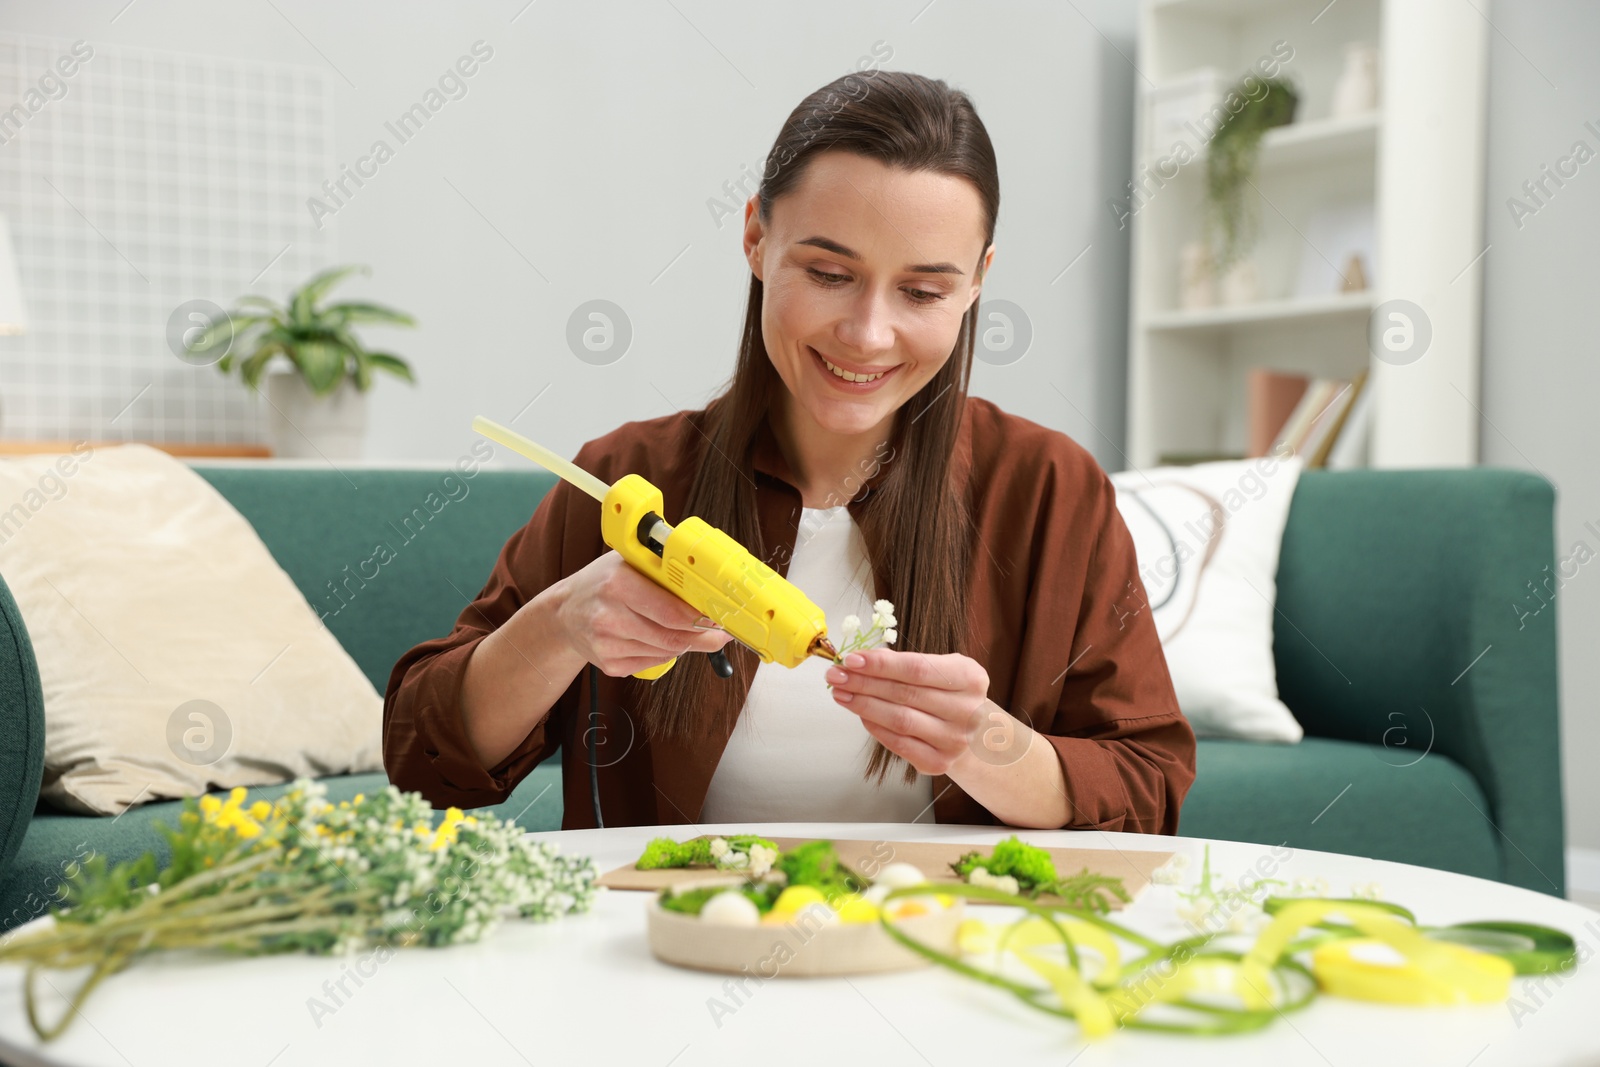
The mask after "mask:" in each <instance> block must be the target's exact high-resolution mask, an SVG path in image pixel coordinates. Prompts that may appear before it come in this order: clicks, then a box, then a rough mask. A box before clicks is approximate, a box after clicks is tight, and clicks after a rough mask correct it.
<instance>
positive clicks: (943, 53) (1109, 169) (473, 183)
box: [0, 0, 1134, 470]
mask: <svg viewBox="0 0 1600 1067" xmlns="http://www.w3.org/2000/svg"><path fill="white" fill-rule="evenodd" d="M524 4H525V0H504V2H497V3H487V2H475V3H452V4H450V5H440V4H432V3H430V4H424V3H420V2H405V3H378V2H376V0H366V2H363V3H338V4H328V3H313V2H309V0H277V3H276V9H275V7H274V5H269V4H258V3H239V4H227V5H222V4H217V3H205V2H201V0H138V2H137V3H135V4H133V5H131V6H130V7H127V8H126V9H125V10H121V11H120V13H119V9H120V8H122V3H121V2H111V0H96V2H95V3H84V2H66V3H62V2H51V3H49V4H45V3H42V2H33V3H27V4H10V5H6V7H5V8H4V9H0V29H8V30H15V31H21V32H28V33H35V34H41V35H49V36H56V37H64V38H68V39H77V38H83V39H86V40H88V41H90V42H105V43H108V44H110V43H122V44H127V45H137V46H141V47H149V48H159V49H167V50H172V51H177V52H195V53H206V54H220V55H224V56H234V57H237V58H242V59H254V60H262V61H272V62H285V63H297V64H306V65H320V66H322V67H324V68H325V69H328V70H330V71H332V72H333V74H334V77H333V79H332V84H333V86H334V108H335V116H336V117H335V138H334V159H335V160H336V161H337V162H338V163H346V164H353V163H354V162H355V161H356V160H357V158H358V157H360V156H362V155H365V154H366V153H367V152H368V150H369V148H370V147H371V145H372V143H373V141H374V140H376V139H378V138H383V139H384V140H386V141H388V142H389V144H390V145H391V146H392V147H395V149H396V151H395V155H394V158H393V159H392V160H391V161H389V162H387V163H385V164H384V165H382V166H381V167H380V168H379V170H378V174H377V176H376V177H375V178H373V179H371V180H370V181H369V182H368V183H367V184H366V185H365V186H364V187H363V188H361V189H359V190H357V191H356V192H355V195H354V196H353V197H351V198H350V200H349V202H348V203H347V204H346V205H345V206H343V207H342V208H340V209H339V210H338V211H337V212H336V214H334V215H333V216H331V217H328V218H326V219H324V220H323V222H324V224H325V225H326V226H327V227H328V228H329V229H331V231H332V234H333V239H334V242H333V243H334V247H335V248H336V249H337V256H338V259H339V260H340V261H360V262H365V263H369V264H371V265H372V268H373V274H372V277H371V278H370V279H363V280H358V281H357V282H355V283H353V284H351V285H350V286H349V287H348V290H346V291H347V292H349V293H350V294H352V295H364V296H368V297H370V298H371V299H374V300H379V301H382V302H385V303H389V304H392V305H394V306H397V307H399V308H402V309H404V310H407V311H410V312H411V313H413V314H414V315H415V316H416V317H417V318H418V319H419V321H420V323H421V328H420V329H418V330H416V331H414V332H413V331H392V336H385V335H383V334H379V333H377V332H374V334H373V337H374V338H379V339H382V340H384V341H386V342H388V343H389V345H390V346H391V347H392V348H393V349H394V350H395V351H396V352H398V353H400V354H401V355H403V356H405V357H407V358H408V359H410V360H412V361H413V362H414V364H415V366H416V368H417V372H418V375H419V377H420V379H421V385H420V387H418V388H412V387H409V386H406V385H404V384H402V383H399V382H393V381H390V380H388V379H383V380H382V384H380V385H379V386H378V388H377V389H376V391H375V392H374V393H373V395H372V412H371V427H370V431H369V435H368V441H367V446H368V447H367V455H368V457H369V458H383V459H390V458H392V459H432V460H442V459H450V458H453V457H455V456H457V455H460V454H462V453H463V452H464V451H465V450H466V449H467V447H468V445H469V444H470V442H471V441H472V440H473V434H472V433H471V430H470V429H469V423H470V420H471V418H472V416H473V415H474V414H478V413H483V414H486V415H489V416H490V417H492V418H496V419H499V420H502V421H504V420H509V419H512V418H513V417H516V416H518V415H519V413H522V412H524V409H526V413H525V414H522V415H521V417H520V418H519V419H518V421H517V427H518V428H519V429H521V430H523V431H524V432H526V433H528V434H529V435H530V436H533V437H535V438H536V439H539V440H541V441H543V442H545V443H547V444H549V445H551V446H552V447H554V448H556V449H558V450H561V451H564V452H567V453H568V454H570V453H571V452H573V451H576V449H577V448H578V446H579V445H580V444H581V443H582V442H583V441H584V440H587V439H588V438H591V437H595V436H598V435H599V434H601V433H604V432H606V431H608V430H610V429H612V428H613V427H614V426H616V425H617V424H618V423H621V422H623V421H626V420H629V419H638V418H648V417H652V416H655V415H659V414H664V413H666V412H669V411H672V410H675V409H677V408H685V407H698V406H700V405H701V404H703V403H704V402H705V400H706V399H707V398H708V397H709V396H710V395H711V393H712V392H713V391H714V390H715V388H716V387H717V386H718V384H719V383H720V382H721V381H722V380H723V379H724V377H725V376H726V375H727V373H728V371H729V370H730V369H731V366H732V361H733V357H734V352H735V344H736V341H737V336H738V330H739V322H740V315H741V314H742V308H743V301H744V295H745V287H746V283H747V278H748V269H747V267H746V266H745V264H744V261H743V259H742V256H741V253H740V250H739V232H740V230H739V226H738V225H737V223H736V222H725V223H724V224H723V225H722V227H721V228H720V229H719V228H718V227H717V226H716V225H715V224H714V223H713V221H712V219H711V215H710V213H709V211H708V210H707V207H706V201H707V199H708V198H710V197H714V196H720V195H723V194H722V193H721V189H720V187H721V185H722V183H723V182H724V181H729V180H737V179H738V178H739V176H740V173H741V171H742V169H743V168H745V167H746V166H748V167H749V168H750V169H752V170H755V171H759V169H760V167H761V163H762V159H763V156H764V153H765V151H766V150H767V148H768V147H769V146H770V145H771V142H772V139H773V137H774V136H775V135H776V132H777V129H778V126H779V124H780V123H781V121H782V120H783V118H784V117H785V116H786V115H787V114H788V112H789V111H790V110H791V109H792V108H793V107H794V105H795V104H797V103H798V102H799V101H800V99H801V98H802V97H803V96H804V95H805V94H806V93H808V92H810V91H811V90H812V89H814V88H816V87H818V86H820V85H822V84H824V83H826V82H827V81H829V80H831V79H832V78H834V77H836V76H837V75H840V74H843V73H845V72H847V71H848V70H851V69H853V68H854V67H855V65H856V63H857V61H858V59H859V58H861V57H863V56H868V55H870V54H871V52H872V50H873V47H874V43H875V42H879V41H881V42H884V46H886V47H887V48H889V49H892V53H893V54H892V58H890V59H889V60H888V61H887V62H886V63H885V64H884V65H885V66H887V67H889V68H891V69H897V70H908V71H915V72H918V73H923V74H928V75H931V76H935V77H941V78H944V79H945V80H947V81H949V82H950V83H952V84H953V85H956V86H958V87H960V88H962V89H965V90H966V91H967V92H968V93H969V94H971V96H972V97H973V99H974V101H975V103H976V104H977V107H978V109H979V114H980V115H981V116H982V117H983V118H984V120H985V122H986V124H987V125H988V127H989V132H990V135H991V137H992V138H993V140H994V141H995V144H996V151H997V155H998V157H999V160H1000V168H1001V188H1002V207H1001V214H1000V220H999V230H998V237H997V241H998V249H997V252H996V256H995V265H994V269H993V272H992V273H991V275H990V280H989V283H988V285H987V286H986V295H987V296H991V297H995V298H1004V299H1006V300H1010V301H1013V302H1015V303H1016V304H1018V305H1020V306H1021V307H1022V308H1023V310H1024V311H1025V312H1026V314H1027V315H1028V316H1029V318H1030V319H1031V321H1032V326H1033V331H1034V337H1033V342H1032V347H1031V349H1030V350H1029V352H1028V353H1027V355H1026V356H1025V357H1024V358H1023V359H1022V360H1020V361H1019V362H1017V363H1015V364H1012V365H1009V366H1003V367H1002V366H991V365H979V366H978V367H977V369H976V370H975V372H974V375H973V387H974V391H975V392H977V393H980V394H982V395H985V396H988V397H990V398H992V399H994V400H995V401H996V402H997V403H999V404H1001V406H1003V407H1005V408H1007V409H1008V410H1011V411H1014V412H1016V413H1018V414H1021V415H1025V416H1027V417H1029V418H1033V419H1036V420H1037V421H1040V422H1043V423H1046V424H1048V425H1051V426H1055V427H1057V428H1060V429H1062V430H1064V431H1066V432H1067V433H1069V434H1071V435H1073V436H1074V437H1075V438H1077V439H1078V440H1080V441H1082V442H1083V443H1084V444H1085V445H1086V446H1088V447H1089V448H1091V449H1092V450H1093V451H1094V452H1095V453H1096V455H1097V456H1098V458H1099V459H1100V461H1101V462H1102V463H1103V464H1104V465H1105V466H1107V467H1108V468H1110V469H1113V470H1115V469H1119V468H1120V467H1121V466H1122V460H1121V457H1120V454H1119V451H1118V449H1119V447H1120V445H1121V439H1122V421H1123V419H1122V410H1123V391H1124V388H1125V386H1124V380H1123V379H1124V372H1123V359H1124V357H1123V349H1124V344H1125V337H1126V325H1125V321H1124V320H1125V316H1126V313H1125V307H1126V289H1127V258H1126V256H1127V253H1126V233H1125V232H1118V230H1117V228H1116V225H1115V222H1114V220H1113V219H1112V216H1111V214H1110V212H1109V211H1107V210H1106V208H1105V206H1104V205H1105V202H1106V201H1107V200H1108V199H1110V198H1111V197H1112V196H1113V195H1114V193H1115V192H1117V191H1118V190H1119V189H1120V187H1121V184H1122V183H1123V182H1125V181H1126V180H1127V172H1128V166H1129V163H1128V160H1129V154H1130V153H1129V138H1130V133H1129V130H1130V128H1131V124H1132V93H1133V83H1134V73H1133V70H1132V68H1131V66H1130V65H1129V63H1128V62H1127V60H1125V59H1123V58H1122V56H1121V55H1119V54H1118V51H1117V49H1118V48H1120V50H1121V52H1122V53H1125V54H1126V55H1128V56H1130V57H1131V56H1132V53H1133V48H1132V36H1133V25H1134V12H1133V5H1132V4H1130V3H1119V2H1117V0H1101V2H1098V3H1080V4H1079V5H1078V10H1074V8H1073V7H1072V6H1070V5H1060V4H1055V3H1050V2H1045V0H1028V2H1014V3H1008V4H1006V5H1004V11H1003V17H1001V16H1000V15H998V14H997V7H998V5H996V6H989V5H986V6H985V7H984V8H982V9H981V10H980V9H979V8H978V7H977V6H976V5H973V4H962V3H956V2H952V0H938V2H935V3H933V4H931V5H926V4H925V0H899V2H890V0H871V2H865V3H861V2H833V3H823V4H816V5H810V6H808V7H806V8H805V9H804V10H803V11H801V10H800V9H796V8H790V7H781V8H780V7H776V6H772V7H769V6H766V5H754V4H749V3H739V2H735V0H677V2H676V3H675V4H665V3H659V2H655V0H630V2H626V3H608V4H603V5H602V4H570V3H548V2H546V3H536V4H533V5H531V6H527V7H526V8H525V9H524ZM280 11H281V13H282V14H281V15H280V14H279V12H280ZM1078 11H1082V12H1083V14H1081V15H1080V14H1079V13H1078ZM680 12H681V14H680ZM113 19H114V21H113ZM1090 19H1093V20H1095V22H1096V23H1097V24H1098V28H1097V26H1096V25H1091V23H1090V21H1089V20H1090ZM1102 32H1103V33H1104V36H1102ZM478 40H482V41H484V42H486V43H487V45H488V46H489V47H491V48H492V49H493V56H492V58H491V59H489V60H488V61H487V62H485V63H484V64H483V65H482V66H481V68H480V69H479V70H478V71H477V73H475V74H474V75H473V76H472V77H471V78H470V79H469V80H468V81H467V86H468V92H467V94H466V95H465V96H464V97H462V98H460V99H455V100H451V101H449V102H448V103H447V104H446V105H445V106H444V107H443V108H441V109H440V110H439V111H438V113H437V114H435V115H434V116H433V117H432V118H431V119H430V120H429V122H428V124H427V125H426V127H425V128H424V129H423V130H422V131H421V132H420V133H418V134H417V135H416V137H415V139H414V140H412V141H410V142H409V143H406V144H404V145H400V144H399V142H398V140H397V139H396V138H395V137H394V136H393V135H392V134H390V133H389V132H388V131H387V130H386V129H385V128H384V123H385V121H388V120H393V119H394V118H395V117H397V116H398V115H399V114H400V113H401V112H402V111H404V110H405V109H406V108H408V107H409V106H410V105H411V104H412V103H414V102H416V101H418V100H419V99H420V98H421V97H422V95H423V94H424V93H425V92H426V91H427V90H428V89H429V88H430V87H431V86H433V85H434V84H435V83H436V80H437V78H438V77H439V75H440V74H441V73H442V72H443V71H445V69H446V68H447V67H448V66H449V65H450V64H452V63H453V62H454V61H455V60H456V59H457V57H459V56H462V55H464V54H467V53H468V52H469V50H470V48H471V46H472V44H473V42H475V41H478ZM1112 42H1116V47H1113V45H1112ZM884 46H880V54H881V52H882V50H883V47H884ZM89 73H92V71H91V72H89ZM332 176H333V175H330V177H332ZM452 186H454V188H452ZM318 192H319V190H317V189H316V188H307V189H306V190H305V193H304V195H305V197H307V198H310V197H311V196H313V195H317V194H318ZM305 218H306V222H305V225H306V232H307V233H308V234H309V233H311V232H312V229H311V227H312V218H311V214H310V212H309V211H308V212H307V213H306V216H305ZM1086 247H1087V248H1089V251H1088V252H1087V254H1085V255H1084V256H1083V258H1082V259H1080V260H1079V261H1078V262H1077V264H1076V265H1075V266H1073V268H1072V269H1071V270H1070V271H1068V272H1067V273H1066V274H1065V275H1062V274H1061V272H1062V270H1063V268H1065V267H1066V266H1067V264H1068V263H1069V262H1071V261H1072V259H1073V258H1074V257H1076V256H1077V255H1078V254H1079V253H1080V252H1082V251H1083V250H1084V249H1085V248H1086ZM271 252H272V250H270V249H269V250H267V255H270V254H271ZM265 258H266V257H265V256H264V257H263V260H265ZM669 264H670V267H669ZM298 280H300V278H299V276H298V275H296V274H293V273H291V272H287V271H284V270H282V269H280V268H274V269H273V270H271V271H269V272H268V273H267V274H266V275H265V276H264V277H263V278H262V280H261V282H260V284H259V286H258V289H259V290H261V291H265V292H270V293H275V294H278V295H281V294H282V292H284V291H286V290H287V289H288V288H289V287H290V286H291V285H292V284H293V283H295V282H297V281H298ZM594 298H604V299H608V300H611V301H614V302H615V303H617V304H618V305H620V306H621V307H622V308H623V309H624V311H625V312H626V313H627V315H628V317H629V319H630V320H631V323H632V327H633V331H634V336H633V341H632V344H631V347H630V348H629V350H628V352H627V354H626V355H625V356H624V357H623V358H622V359H621V360H620V361H618V362H616V363H614V364H612V365H609V366H591V365H589V364H586V363H583V362H581V361H579V360H578V359H577V358H576V357H575V356H574V355H573V354H572V352H571V351H569V349H568V347H567V343H566V339H565V335H566V326H567V320H568V318H569V316H570V315H571V313H572V312H573V310H574V309H575V308H576V307H577V306H578V305H579V304H580V303H582V302H584V301H587V300H590V299H594ZM151 358H152V359H165V358H170V357H168V356H167V355H166V353H165V351H164V349H163V350H162V351H161V352H160V353H158V354H155V355H152V357H151ZM1052 385H1054V386H1056V387H1059V388H1060V390H1061V391H1062V393H1065V394H1066V396H1067V397H1068V398H1070V403H1069V402H1068V401H1067V400H1064V399H1063V398H1062V395H1061V394H1060V393H1058V392H1057V391H1056V389H1055V388H1052ZM0 387H3V383H0ZM535 397H539V399H538V401H537V403H534V404H533V406H532V407H531V408H529V407H528V404H529V402H530V401H532V400H533V399H534V398H535ZM1095 426H1098V427H1099V430H1100V431H1103V432H1104V435H1102V434H1101V433H1100V432H1098V431H1097V430H1096V429H1094V427H1095ZM108 436H114V435H111V434H108Z"/></svg>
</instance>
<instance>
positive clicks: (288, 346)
mask: <svg viewBox="0 0 1600 1067" xmlns="http://www.w3.org/2000/svg"><path fill="white" fill-rule="evenodd" d="M358 271H359V272H361V273H363V274H366V273H369V269H368V268H367V267H365V266H346V267H333V268H331V269H329V270H325V271H323V272H321V273H320V274H317V275H316V276H314V277H313V278H312V279H311V280H310V281H308V282H306V283H305V284H304V285H302V286H301V287H300V288H298V289H296V290H295V291H294V292H292V293H290V294H289V298H288V300H287V301H286V302H285V303H281V304H280V303H278V302H277V301H275V300H271V299H268V298H267V297H264V296H255V295H251V296H242V297H240V298H239V300H238V302H237V303H236V305H235V307H234V308H233V310H232V311H230V312H228V317H227V318H226V319H223V320H221V321H219V322H217V323H215V324H213V325H212V326H211V327H210V328H209V329H207V330H206V331H205V332H204V333H202V334H201V335H200V336H199V337H197V338H195V340H194V342H193V343H192V344H191V345H190V346H189V349H190V351H192V352H194V353H196V354H197V355H203V354H205V353H206V352H208V351H212V350H214V349H216V348H217V347H218V346H220V345H223V344H230V342H231V344H230V348H229V351H228V352H227V354H226V355H224V356H223V357H222V358H221V359H220V360H218V361H217V364H216V365H217V369H218V370H220V371H222V373H224V374H231V373H232V372H233V370H234V368H236V367H237V368H238V371H239V376H240V377H241V378H242V379H243V380H244V383H245V384H246V385H248V386H250V387H251V388H252V389H259V388H260V384H261V377H262V375H263V374H265V373H266V370H267V365H268V364H269V363H271V362H272V357H274V356H277V355H282V356H284V357H286V358H287V359H288V360H289V362H290V363H291V364H293V365H294V367H295V369H297V370H298V371H299V372H300V375H301V376H302V377H303V378H304V379H305V382H306V384H307V385H308V386H309V387H310V389H311V392H312V393H313V394H315V395H316V396H327V395H328V394H330V393H332V392H333V391H334V390H336V389H337V388H338V387H339V386H340V384H341V383H343V382H344V381H345V380H346V379H347V378H348V379H349V380H351V381H352V382H353V384H354V385H355V387H356V389H357V390H359V391H361V392H363V393H364V392H366V391H367V390H368V389H370V388H371V387H372V375H373V372H374V371H380V370H381V371H385V372H387V373H389V374H393V375H395V376H396V377H398V378H402V379H404V380H405V381H408V382H415V381H416V378H415V377H414V376H413V375H412V373H411V367H410V365H409V364H408V363H406V361H405V360H403V359H401V358H400V357H399V356H396V355H394V354H393V353H390V352H378V351H374V350H372V349H369V348H368V347H367V346H366V345H365V344H363V343H362V342H361V340H360V338H358V337H357V336H356V335H355V333H354V331H353V329H352V328H353V327H355V326H358V325H361V324H381V325H385V326H415V325H416V320H415V319H413V318H412V317H411V316H410V315H407V314H405V313H404V312H401V311H395V310H393V309H391V308H386V307H383V306H381V305H379V304H368V303H359V302H344V303H337V304H320V302H321V301H322V299H323V298H324V297H326V296H327V295H328V293H329V291H330V290H332V289H333V287H334V286H336V285H338V284H339V283H340V282H341V281H343V280H344V279H345V278H347V277H349V276H350V275H351V274H354V273H356V272H358ZM319 305H320V306H319Z"/></svg>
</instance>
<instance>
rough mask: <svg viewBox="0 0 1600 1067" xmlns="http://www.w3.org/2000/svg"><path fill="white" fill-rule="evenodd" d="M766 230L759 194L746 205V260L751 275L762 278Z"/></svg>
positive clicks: (746, 202)
mask: <svg viewBox="0 0 1600 1067" xmlns="http://www.w3.org/2000/svg"><path fill="white" fill-rule="evenodd" d="M765 236H766V230H765V228H764V227H763V226H762V225H761V197H760V195H759V194H757V195H756V196H752V197H751V198H750V199H749V200H747V201H745V205H744V258H745V262H747V263H748V264H750V273H752V274H754V275H755V276H756V278H757V279H760V278H761V245H762V238H763V237H765Z"/></svg>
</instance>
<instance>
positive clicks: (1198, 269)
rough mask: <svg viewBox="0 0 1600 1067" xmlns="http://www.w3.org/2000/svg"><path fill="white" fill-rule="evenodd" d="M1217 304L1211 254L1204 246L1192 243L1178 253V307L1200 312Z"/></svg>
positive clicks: (1197, 242) (1195, 242)
mask: <svg viewBox="0 0 1600 1067" xmlns="http://www.w3.org/2000/svg"><path fill="white" fill-rule="evenodd" d="M1216 302H1217V289H1216V285H1215V283H1214V281H1213V279H1212V274H1211V253H1210V252H1209V251H1207V249H1206V246H1205V245H1204V244H1202V243H1200V242H1199V241H1191V242H1190V243H1188V244H1186V245H1184V246H1183V248H1182V249H1181V250H1180V251H1179V253H1178V306H1179V307H1180V308H1182V309H1183V310H1184V311H1199V310H1201V309H1202V308H1208V307H1211V306H1212V305H1214V304H1215V303H1216Z"/></svg>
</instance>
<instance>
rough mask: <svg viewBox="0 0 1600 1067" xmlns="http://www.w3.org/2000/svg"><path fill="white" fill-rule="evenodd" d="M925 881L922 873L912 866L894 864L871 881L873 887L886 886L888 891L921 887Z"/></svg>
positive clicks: (899, 863) (886, 867) (885, 868)
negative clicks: (912, 886)
mask: <svg viewBox="0 0 1600 1067" xmlns="http://www.w3.org/2000/svg"><path fill="white" fill-rule="evenodd" d="M927 880H928V879H927V877H926V876H925V875H924V874H923V873H922V871H920V870H919V869H918V868H917V867H915V866H914V865H912V864H910V863H901V862H895V863H891V864H888V865H887V866H885V867H884V868H883V870H881V871H879V872H878V877H877V878H875V879H873V885H875V886H878V885H886V886H888V887H889V888H890V889H903V888H904V887H906V886H908V885H921V884H922V883H923V882H926V881H927Z"/></svg>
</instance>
